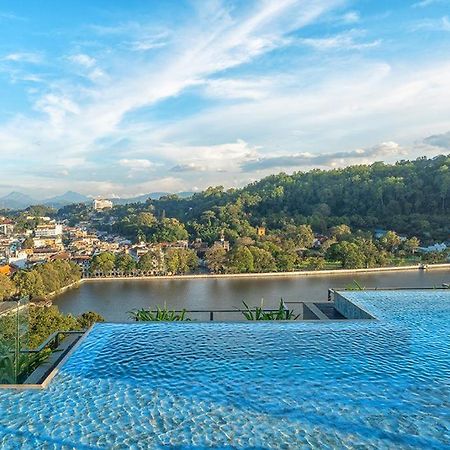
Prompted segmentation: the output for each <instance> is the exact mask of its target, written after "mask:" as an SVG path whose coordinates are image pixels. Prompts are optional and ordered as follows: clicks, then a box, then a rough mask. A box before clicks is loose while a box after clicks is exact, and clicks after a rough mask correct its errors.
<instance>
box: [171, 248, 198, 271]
mask: <svg viewBox="0 0 450 450" xmlns="http://www.w3.org/2000/svg"><path fill="white" fill-rule="evenodd" d="M164 259H165V265H166V268H167V270H168V272H170V273H172V274H185V273H188V272H190V271H192V270H194V269H195V268H196V267H198V258H197V254H196V253H195V252H194V251H193V250H190V249H184V248H169V249H168V250H167V252H166V254H165V257H164Z"/></svg>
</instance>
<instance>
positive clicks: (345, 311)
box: [334, 292, 374, 319]
mask: <svg viewBox="0 0 450 450" xmlns="http://www.w3.org/2000/svg"><path fill="white" fill-rule="evenodd" d="M334 307H335V308H336V309H337V310H338V311H339V312H340V313H341V314H342V315H343V316H344V317H346V318H347V319H374V317H372V316H371V315H370V314H369V313H367V312H366V311H364V310H363V309H361V308H360V307H359V306H356V305H355V304H354V303H352V302H351V301H350V300H348V299H347V298H345V297H344V296H343V295H342V294H340V293H338V292H335V293H334Z"/></svg>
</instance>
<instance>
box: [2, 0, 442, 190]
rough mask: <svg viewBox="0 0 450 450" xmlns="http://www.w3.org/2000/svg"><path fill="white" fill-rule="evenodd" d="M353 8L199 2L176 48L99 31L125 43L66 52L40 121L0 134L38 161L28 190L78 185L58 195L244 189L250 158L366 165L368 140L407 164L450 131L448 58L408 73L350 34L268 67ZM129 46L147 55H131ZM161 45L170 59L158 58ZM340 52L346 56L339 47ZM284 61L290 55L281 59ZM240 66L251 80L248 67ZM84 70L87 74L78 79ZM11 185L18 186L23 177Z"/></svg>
mask: <svg viewBox="0 0 450 450" xmlns="http://www.w3.org/2000/svg"><path fill="white" fill-rule="evenodd" d="M342 4H345V2H343V1H339V0H336V1H329V0H314V1H313V0H279V1H278V0H277V1H268V0H267V1H262V2H259V1H257V2H255V3H251V4H250V3H249V6H247V7H246V8H245V9H244V10H243V11H244V12H242V11H237V9H231V8H230V7H229V4H228V2H223V3H222V2H219V1H214V2H200V3H197V6H198V7H199V13H198V16H197V17H194V18H192V20H191V21H189V22H187V23H182V24H180V26H179V27H177V28H176V32H174V33H173V34H171V35H170V36H168V37H167V39H166V37H165V36H163V35H161V37H160V38H159V37H158V33H155V31H154V29H151V27H146V26H145V25H143V24H140V25H139V26H138V25H136V24H131V23H128V24H124V25H120V24H119V26H118V27H115V28H114V27H112V28H110V29H108V30H106V29H102V30H96V32H97V36H100V38H101V37H102V36H106V37H107V38H108V39H109V38H111V36H114V37H117V36H121V37H122V38H123V41H122V45H118V46H117V48H107V49H105V48H106V47H107V46H106V45H105V47H102V49H103V50H102V51H103V53H102V51H100V50H97V49H96V51H95V58H94V57H93V56H91V55H90V53H91V51H84V50H80V48H79V47H77V50H76V51H75V52H73V53H72V54H71V56H69V57H67V56H66V57H63V56H61V58H60V60H63V61H65V63H66V66H69V67H66V69H67V73H66V74H64V73H63V74H61V73H59V72H58V73H56V75H57V76H54V77H53V80H54V81H52V82H51V83H49V84H46V85H45V86H43V87H40V86H39V89H40V90H39V91H37V90H34V91H33V92H32V96H31V97H30V100H31V101H32V102H33V105H34V109H35V111H36V112H37V113H39V114H38V115H33V114H29V115H25V114H20V115H16V116H15V117H13V118H12V119H11V120H9V121H6V122H4V123H3V124H1V125H0V141H1V143H2V145H1V147H0V157H2V161H3V159H4V158H5V156H6V155H7V156H9V157H10V155H14V158H17V161H21V160H25V161H27V164H28V165H29V166H28V168H29V169H30V170H31V169H32V171H33V173H34V175H32V174H28V173H25V172H26V171H25V170H24V174H23V183H24V184H26V185H27V186H32V185H33V183H34V185H35V186H38V187H39V186H42V185H43V184H45V183H44V182H43V180H47V179H48V176H47V175H45V176H44V175H42V176H41V178H39V176H38V175H36V174H38V173H41V174H45V173H49V172H50V169H52V168H53V167H56V170H57V171H60V173H61V174H63V172H64V174H66V173H67V175H64V177H65V178H66V179H64V180H63V182H61V181H59V180H57V179H53V180H51V183H50V184H49V185H48V186H49V188H50V186H51V188H52V189H57V188H58V189H59V187H60V186H65V188H64V190H67V189H66V188H68V187H70V188H73V189H77V186H78V187H81V189H80V190H83V192H85V193H89V192H91V193H93V194H97V193H99V194H102V195H103V194H108V195H109V194H111V193H121V194H122V193H130V194H131V195H132V194H135V193H139V192H141V193H144V192H149V191H150V190H189V189H190V188H191V187H192V186H197V187H204V186H206V185H208V184H217V183H220V184H225V185H231V184H234V183H237V184H242V183H243V182H245V181H248V180H249V179H250V177H252V176H254V174H247V173H243V172H242V168H243V167H245V165H246V164H247V163H249V162H250V161H259V160H266V159H270V158H275V157H289V156H295V157H299V156H300V157H303V158H313V156H311V155H318V156H321V155H322V156H323V155H335V157H334V158H335V161H337V163H338V164H341V163H342V164H344V163H345V162H351V161H352V158H353V159H356V160H357V161H363V160H364V158H369V156H367V155H368V154H367V152H368V151H369V150H368V144H367V143H368V142H369V143H370V142H380V141H384V142H390V141H395V142H398V143H401V145H400V144H398V146H399V147H395V146H391V147H389V145H387V144H385V145H384V147H383V148H384V149H385V150H382V149H381V148H380V149H377V151H376V153H375V151H374V153H371V155H372V156H373V157H375V156H374V155H375V154H376V155H382V151H386V153H385V157H386V158H392V157H395V156H397V157H400V156H403V154H402V153H401V149H403V148H410V147H409V146H410V144H411V141H412V140H414V139H418V138H419V137H420V136H428V135H431V134H439V133H444V132H446V131H448V121H447V120H446V119H447V118H448V117H450V65H449V62H448V61H446V60H437V61H435V60H431V58H430V59H429V60H428V61H424V60H423V61H422V62H421V65H420V66H419V65H418V64H417V62H416V61H406V62H405V60H403V59H402V60H401V64H400V63H399V65H398V67H397V66H394V65H392V64H389V63H387V62H385V61H383V60H382V59H376V57H375V56H373V55H372V56H369V55H368V54H369V53H370V52H360V51H359V50H362V49H365V48H370V47H375V46H376V45H378V44H379V43H380V41H379V40H370V41H367V40H365V39H364V38H365V36H364V34H359V33H360V32H357V31H349V32H346V33H341V34H338V35H334V36H325V37H323V35H322V36H321V37H319V38H317V39H312V38H308V39H306V38H304V39H303V40H302V41H301V44H303V45H307V46H309V47H313V48H315V49H317V50H320V51H325V50H327V51H329V53H327V54H326V55H324V54H323V53H318V52H302V53H303V55H300V56H299V55H298V54H296V53H295V51H293V52H292V55H291V56H289V64H286V63H284V62H283V58H282V57H280V61H281V62H280V63H279V64H280V66H279V67H278V66H277V65H276V64H273V65H272V64H268V63H267V61H264V58H263V56H264V55H265V54H267V53H268V52H270V51H272V50H276V49H280V50H281V49H284V48H285V47H289V46H291V48H290V49H289V51H291V50H292V48H293V46H294V45H295V44H296V40H295V38H294V37H293V35H295V34H298V33H294V32H295V31H297V30H298V28H301V27H303V26H305V25H308V24H315V23H317V21H318V18H321V17H322V16H323V15H324V14H326V13H328V12H330V11H331V10H332V9H333V7H335V6H336V5H342ZM333 17H336V15H334V16H333ZM340 17H342V14H340ZM344 17H345V15H344ZM342 20H344V19H342ZM346 20H347V23H352V22H353V23H354V22H356V21H357V20H359V14H358V13H356V12H352V11H351V12H349V13H347V18H346ZM113 28H114V29H113ZM147 28H148V29H147ZM155 36H156V37H155ZM158 39H159V40H158ZM130 43H134V44H135V45H136V47H135V48H134V50H139V51H134V52H132V51H130ZM159 44H161V46H160V47H159V48H161V51H157V52H156V51H155V52H152V51H148V52H147V51H146V50H151V49H152V48H156V47H152V46H154V45H156V46H159ZM139 45H141V48H139ZM132 46H133V44H131V47H132ZM124 49H126V50H124ZM297 49H298V47H297ZM341 49H345V50H348V53H347V52H336V51H335V50H341ZM330 50H332V51H330ZM351 51H353V52H351ZM69 52H70V51H69ZM283 53H286V54H287V55H290V54H289V52H283V51H280V52H277V55H278V56H280V55H283ZM304 53H308V56H307V57H305V56H304ZM311 53H312V54H313V56H309V55H310V54H311ZM355 55H356V56H355ZM285 57H286V56H285ZM67 58H68V59H69V61H70V62H71V64H67V61H68V59H67ZM314 58H317V59H314ZM369 58H370V59H369ZM319 59H320V64H319V63H318V62H317V61H318V60H319ZM18 60H19V59H18V57H16V61H18ZM10 61H14V59H10ZM106 61H107V62H106ZM253 61H255V62H256V63H258V64H260V65H259V66H258V68H257V70H258V72H257V73H258V74H259V75H258V76H255V75H254V73H255V72H254V71H252V70H251V63H252V62H253ZM277 64H278V62H277ZM283 64H284V65H283ZM241 67H242V69H243V71H242V72H243V73H239V70H237V69H240V68H241ZM58 69H59V68H58ZM63 69H64V68H62V69H61V70H63ZM74 70H75V71H76V72H77V75H79V74H80V75H81V76H82V77H84V78H85V79H84V80H80V79H79V77H73V76H72V75H73V71H74ZM104 71H107V74H106V73H105V72H104ZM261 74H263V75H261ZM53 75H55V74H53ZM87 79H90V80H91V81H93V83H86V80H87ZM191 87H195V89H193V90H195V92H196V94H198V93H199V92H201V93H202V94H205V95H206V96H207V97H208V98H207V99H206V100H207V101H205V98H204V97H203V98H201V100H202V101H203V102H204V103H207V105H206V106H205V105H202V108H199V109H198V112H197V113H187V114H186V115H182V114H180V111H181V110H182V108H180V111H178V110H176V111H174V117H170V105H169V113H167V112H166V116H167V117H168V118H166V117H165V118H164V119H162V120H158V118H157V119H154V118H153V115H152V114H151V113H153V112H154V111H156V110H157V108H158V105H159V103H161V102H163V101H165V100H167V99H172V98H174V97H176V96H179V95H180V94H182V93H183V92H185V91H186V90H187V89H189V88H191ZM190 93H191V92H190ZM227 99H228V100H232V101H224V100H227ZM197 100H198V99H197ZM168 103H170V102H168ZM149 110H151V113H149V114H148V111H149ZM141 113H142V114H141ZM156 115H157V114H156ZM239 138H242V139H241V140H238V139H239ZM122 143H123V144H122ZM396 145H397V144H396ZM349 149H350V150H349ZM351 149H365V150H364V151H365V152H366V153H365V154H364V155H363V156H361V153H358V150H351ZM427 151H428V150H427ZM431 151H432V150H431V149H430V152H431ZM433 151H435V150H433ZM346 152H348V154H346ZM43 154H45V158H43V156H42V155H43ZM337 154H340V155H341V157H340V158H339V157H338V156H336V155H337ZM62 155H64V160H66V161H68V162H67V163H66V165H64V162H63V158H62V157H61V156H62ZM377 157H381V156H377ZM369 159H370V158H369ZM70 161H72V163H73V164H70ZM105 161H106V162H105ZM155 161H157V163H156V162H155ZM18 164H19V163H18ZM52 164H53V165H52ZM156 164H161V165H158V166H157V165H156ZM105 166H106V168H107V170H105V169H104V167H105ZM99 168H102V169H99ZM155 168H157V170H152V169H155ZM30 170H28V172H30ZM174 175H176V176H174ZM8 176H9V179H8V180H5V182H8V183H10V182H12V181H14V180H15V179H16V178H17V174H14V176H13V175H8V174H6V177H7V178H8ZM75 176H77V177H78V178H77V179H76V178H75ZM46 177H47V178H46ZM83 177H84V178H83ZM95 177H97V179H96V178H95ZM126 177H129V178H126ZM69 183H73V185H72V186H70V185H69ZM77 183H78V184H77ZM169 186H170V188H169Z"/></svg>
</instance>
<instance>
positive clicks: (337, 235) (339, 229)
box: [330, 224, 352, 241]
mask: <svg viewBox="0 0 450 450" xmlns="http://www.w3.org/2000/svg"><path fill="white" fill-rule="evenodd" d="M351 234H352V230H351V229H350V227H349V226H348V225H345V224H341V225H336V226H335V227H331V229H330V235H331V237H332V238H334V239H336V240H338V241H339V240H341V239H342V238H348V237H349V236H350V235H351Z"/></svg>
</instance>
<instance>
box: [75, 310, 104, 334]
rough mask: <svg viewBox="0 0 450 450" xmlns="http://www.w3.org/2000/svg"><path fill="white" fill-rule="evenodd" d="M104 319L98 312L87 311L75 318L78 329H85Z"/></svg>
mask: <svg viewBox="0 0 450 450" xmlns="http://www.w3.org/2000/svg"><path fill="white" fill-rule="evenodd" d="M104 321H105V319H104V318H103V316H101V315H100V314H98V313H96V312H93V311H88V312H85V313H83V314H81V316H79V317H78V318H77V326H78V328H79V329H82V330H87V329H88V328H90V327H91V326H92V325H94V324H95V323H99V322H104Z"/></svg>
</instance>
